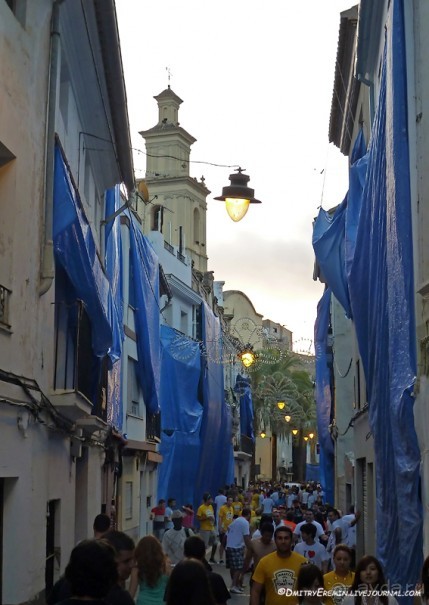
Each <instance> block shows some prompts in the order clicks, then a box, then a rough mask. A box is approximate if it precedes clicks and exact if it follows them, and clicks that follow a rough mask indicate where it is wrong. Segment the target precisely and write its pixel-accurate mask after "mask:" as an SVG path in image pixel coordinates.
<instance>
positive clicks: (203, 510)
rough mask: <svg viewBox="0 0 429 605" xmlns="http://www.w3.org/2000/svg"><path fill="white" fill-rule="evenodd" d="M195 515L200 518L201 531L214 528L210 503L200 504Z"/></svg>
mask: <svg viewBox="0 0 429 605" xmlns="http://www.w3.org/2000/svg"><path fill="white" fill-rule="evenodd" d="M197 517H198V518H199V519H201V520H200V529H202V530H203V531H211V530H212V529H214V523H215V518H214V510H213V506H212V505H211V504H201V506H200V507H199V508H198V510H197Z"/></svg>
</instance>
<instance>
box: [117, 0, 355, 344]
mask: <svg viewBox="0 0 429 605" xmlns="http://www.w3.org/2000/svg"><path fill="white" fill-rule="evenodd" d="M353 4H354V3H353V2H351V1H350V0H347V1H346V0H306V1H304V0H267V1H266V2H261V1H260V0H259V1H256V0H228V1H227V0H218V1H217V2H210V1H206V2H202V1H201V0H184V1H183V2H177V1H175V0H162V1H160V0H116V8H117V13H118V21H119V31H120V38H121V50H122V59H123V63H124V71H125V81H126V87H127V96H128V111H129V116H130V126H131V137H132V144H133V147H135V148H138V149H141V150H142V151H144V149H145V145H144V140H143V139H142V137H141V136H140V135H139V134H138V132H139V131H141V130H146V129H148V128H151V127H152V126H154V125H155V124H156V123H157V120H158V108H157V103H156V101H155V100H154V99H153V97H154V95H158V94H159V93H160V92H161V91H162V90H164V89H165V88H167V85H168V72H167V70H166V67H168V68H169V70H170V73H171V80H170V85H171V88H172V90H173V91H174V92H175V93H176V94H177V95H178V96H179V97H180V98H181V99H183V104H182V105H181V107H180V111H179V121H180V124H181V126H182V127H183V128H185V130H187V131H188V132H189V133H190V134H192V135H193V136H194V137H195V138H196V139H197V142H196V143H194V145H193V146H192V152H191V160H193V161H194V162H195V161H201V162H208V163H211V164H223V165H229V166H231V165H240V166H242V167H243V168H245V169H246V172H247V174H249V176H250V179H251V180H250V182H249V186H250V187H252V188H254V189H255V197H256V198H258V199H259V200H261V201H262V202H263V203H262V204H260V205H252V206H250V209H249V211H248V213H247V215H246V216H245V217H244V218H243V220H242V221H241V222H239V223H234V222H233V221H231V219H230V218H229V217H228V215H227V214H226V211H225V208H224V204H223V203H222V202H218V201H214V200H213V197H215V196H217V195H220V194H221V190H222V187H223V186H225V185H228V184H229V180H228V176H229V174H230V173H231V172H232V168H227V167H225V168H223V167H216V166H211V165H206V164H199V163H191V167H190V174H191V176H195V177H197V178H198V179H199V178H200V177H201V176H202V175H204V177H205V182H206V185H207V187H208V189H209V190H210V191H211V192H212V193H211V194H210V196H209V197H208V200H207V201H208V212H207V239H208V243H207V250H208V256H209V267H208V268H209V270H213V271H214V272H215V279H216V280H221V281H225V286H224V289H225V290H242V291H243V292H244V293H245V294H246V295H247V296H248V297H249V298H250V299H251V300H252V302H253V304H254V306H255V308H256V311H257V312H258V313H261V314H263V315H264V317H266V318H269V319H272V320H273V321H276V322H279V323H281V324H283V325H285V326H286V327H287V328H289V329H290V330H292V331H293V333H294V341H295V347H294V348H295V350H300V351H303V350H308V349H309V346H310V340H312V338H313V326H314V321H315V317H316V306H317V302H318V300H319V299H320V297H321V295H322V293H323V286H322V285H321V284H320V283H315V282H313V280H312V273H313V261H314V255H313V250H312V246H311V232H312V220H313V218H314V217H315V216H316V214H317V212H318V207H319V205H320V203H321V202H322V206H323V207H324V208H326V209H327V208H330V207H332V206H334V205H336V204H338V203H340V202H341V201H342V199H343V198H344V195H345V193H346V190H347V160H346V159H345V158H344V157H343V156H342V155H341V154H340V153H339V151H338V150H337V149H336V148H334V147H333V146H332V145H329V144H328V126H329V114H330V106H331V100H332V89H333V81H334V71H335V57H336V51H337V42H338V32H339V23H340V12H341V11H342V10H346V9H348V8H350V7H351V6H353ZM134 164H135V169H136V174H137V176H144V171H145V165H146V156H145V155H144V154H142V153H137V152H136V153H135V154H134Z"/></svg>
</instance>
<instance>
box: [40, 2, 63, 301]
mask: <svg viewBox="0 0 429 605" xmlns="http://www.w3.org/2000/svg"><path fill="white" fill-rule="evenodd" d="M63 1H64V0H55V2H54V4H53V7H52V20H51V48H50V61H49V90H48V103H47V110H46V147H45V184H44V192H43V200H44V217H43V219H44V221H43V236H42V237H43V241H42V250H41V263H40V284H39V295H40V296H43V294H46V292H47V291H48V290H49V288H50V287H51V286H52V282H53V281H54V274H55V269H54V250H53V241H52V227H53V203H54V200H53V198H54V150H55V145H54V143H55V115H56V106H57V87H58V70H59V63H60V32H59V24H60V4H62V2H63Z"/></svg>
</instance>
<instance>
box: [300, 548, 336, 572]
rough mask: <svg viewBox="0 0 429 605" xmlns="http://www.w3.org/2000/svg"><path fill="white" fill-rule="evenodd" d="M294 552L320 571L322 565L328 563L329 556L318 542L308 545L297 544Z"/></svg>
mask: <svg viewBox="0 0 429 605" xmlns="http://www.w3.org/2000/svg"><path fill="white" fill-rule="evenodd" d="M294 552H297V553H298V554H300V555H302V556H303V557H305V558H306V559H308V561H309V562H310V563H313V565H317V567H318V568H319V569H322V563H324V562H325V561H329V554H328V553H327V552H326V548H325V547H324V546H323V544H320V542H315V543H314V544H311V545H308V544H306V543H305V542H299V543H298V544H297V545H296V546H295V548H294Z"/></svg>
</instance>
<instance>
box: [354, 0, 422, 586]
mask: <svg viewBox="0 0 429 605" xmlns="http://www.w3.org/2000/svg"><path fill="white" fill-rule="evenodd" d="M403 21H404V16H403V2H402V1H399V0H394V1H392V3H391V5H390V12H389V16H388V25H387V38H386V49H385V57H384V61H383V71H382V81H381V90H380V98H379V104H378V108H377V114H376V118H375V122H374V126H373V131H372V137H371V147H370V152H369V159H368V173H367V180H366V184H365V188H364V191H363V198H362V210H361V216H360V221H359V227H358V233H357V239H356V251H358V252H359V253H356V254H355V258H354V262H353V265H352V268H351V275H350V278H351V279H350V293H351V303H352V310H353V316H354V319H355V324H356V333H357V337H358V342H359V350H360V353H361V356H362V363H363V366H364V370H365V377H366V381H367V389H368V402H369V421H370V426H371V430H372V433H373V436H374V448H375V454H376V486H377V553H378V556H379V558H380V560H381V562H382V564H383V566H384V568H385V570H386V574H387V576H388V578H389V580H390V581H391V582H394V583H398V584H401V585H402V586H403V587H405V585H406V584H414V583H415V582H416V581H417V578H418V576H419V572H420V568H421V563H422V508H421V502H420V499H419V463H420V453H419V448H418V444H417V436H416V433H415V429H414V416H413V388H414V383H415V376H416V343H415V323H414V321H415V320H414V286H413V251H412V227H411V199H410V175H409V153H408V142H407V137H408V129H407V88H406V73H407V72H406V61H405V41H404V23H403ZM404 519H406V525H407V529H406V531H404V528H403V523H404Z"/></svg>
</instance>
